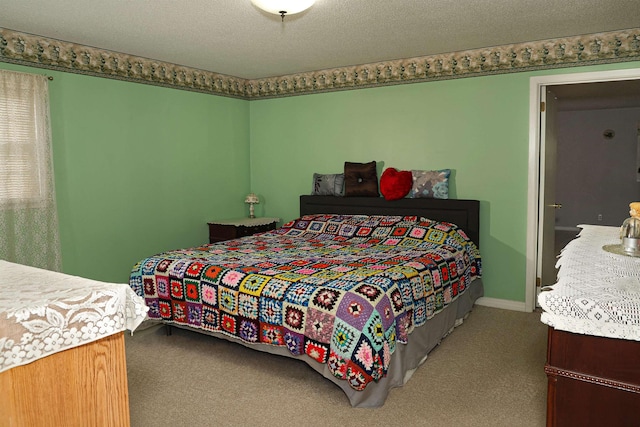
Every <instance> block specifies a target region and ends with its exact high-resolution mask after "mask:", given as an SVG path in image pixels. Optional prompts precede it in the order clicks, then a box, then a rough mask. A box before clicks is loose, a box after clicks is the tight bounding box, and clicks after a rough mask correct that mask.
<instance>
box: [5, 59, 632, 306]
mask: <svg viewBox="0 0 640 427" xmlns="http://www.w3.org/2000/svg"><path fill="white" fill-rule="evenodd" d="M634 67H640V62H629V63H620V64H612V65H603V66H597V67H579V68H570V69H559V70H547V71H540V72H535V73H515V74H502V75H494V76H482V77H472V78H461V79H456V80H446V81H435V82H427V83H414V84H407V85H398V86H387V87H380V88H370V89H359V90H352V91H344V92H331V93H320V94H312V95H303V96H294V97H288V98H277V99H269V100H256V101H251V102H249V101H244V100H236V99H231V98H225V97H219V96H211V95H206V94H200V93H194V92H187V91H181V90H176V89H169V88H160V87H155V86H147V85H143V84H136V83H129V82H121V81H117V80H109V79H104V78H98V77H89V76H82V75H76V74H70V73H61V72H50V71H47V72H46V73H47V74H50V75H52V76H54V77H55V79H54V81H53V82H51V83H50V92H51V115H52V130H53V146H54V165H55V176H56V189H57V199H58V211H59V215H60V232H61V240H62V252H63V253H62V256H63V266H64V271H65V272H66V273H69V274H75V275H81V276H85V277H90V278H94V279H98V280H106V281H117V282H126V281H127V279H128V274H129V271H130V269H131V266H132V265H133V263H135V262H136V261H138V260H140V259H141V258H143V257H145V256H148V255H151V254H154V253H158V252H160V251H163V250H169V249H175V248H179V247H189V246H194V245H199V244H202V243H205V242H206V241H207V228H206V222H207V221H208V220H211V219H214V218H217V219H219V218H229V217H238V216H244V215H246V206H245V205H244V203H243V199H244V196H245V195H246V193H247V192H248V191H250V190H251V191H254V192H256V193H258V194H259V195H260V196H261V203H260V204H259V205H257V206H256V213H257V215H259V216H263V215H266V216H275V217H280V218H281V219H282V220H284V221H287V220H290V219H292V218H294V217H296V216H297V215H298V197H299V195H300V194H309V193H310V192H311V180H312V175H313V173H314V172H320V173H337V172H341V171H342V167H343V163H344V162H345V161H352V162H368V161H371V160H376V161H377V162H379V164H378V168H379V171H380V172H381V171H382V169H384V168H386V167H395V168H398V169H403V170H408V169H441V168H450V169H452V170H453V173H452V176H451V188H450V197H452V198H461V199H478V200H480V201H481V239H482V247H481V249H482V254H483V258H484V281H485V290H486V292H485V295H486V296H487V297H491V298H499V299H505V300H512V301H524V299H525V267H526V221H527V218H526V215H527V212H526V207H527V197H528V196H527V191H528V189H527V179H528V162H529V158H528V150H529V139H528V138H529V79H530V77H532V76H535V75H543V74H558V73H577V72H587V71H600V70H607V69H624V68H634ZM0 68H7V69H14V70H18V71H26V72H34V73H45V71H43V70H40V69H36V68H28V67H20V66H14V65H10V64H5V63H0Z"/></svg>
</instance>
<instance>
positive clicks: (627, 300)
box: [538, 225, 640, 341]
mask: <svg viewBox="0 0 640 427" xmlns="http://www.w3.org/2000/svg"><path fill="white" fill-rule="evenodd" d="M579 227H580V228H582V231H581V232H580V234H579V237H578V238H576V239H574V240H572V241H571V242H570V243H569V244H568V245H567V246H566V247H565V248H564V249H563V250H562V252H561V254H560V258H559V260H558V263H557V265H556V266H557V267H559V272H558V281H557V283H556V284H555V285H553V286H550V287H548V288H551V290H546V291H543V292H541V293H540V295H539V296H538V302H539V303H540V306H541V307H542V309H543V310H544V311H543V313H542V317H541V320H542V322H543V323H546V324H547V325H549V326H552V327H554V328H556V329H560V330H564V331H568V332H575V333H579V334H586V335H595V336H601V337H609V338H620V339H626V340H635V341H640V258H637V257H630V256H627V255H618V254H615V253H612V252H608V251H605V250H604V249H603V246H605V245H614V244H617V243H620V237H619V232H620V230H619V228H618V227H603V226H597V225H580V226H579Z"/></svg>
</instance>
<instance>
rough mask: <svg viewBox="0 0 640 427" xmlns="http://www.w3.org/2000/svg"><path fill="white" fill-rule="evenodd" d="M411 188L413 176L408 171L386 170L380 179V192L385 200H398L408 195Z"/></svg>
mask: <svg viewBox="0 0 640 427" xmlns="http://www.w3.org/2000/svg"><path fill="white" fill-rule="evenodd" d="M412 186H413V175H412V173H411V172H410V171H398V170H397V169H395V168H387V169H385V171H384V172H382V176H381V177H380V192H381V193H382V196H383V197H384V198H385V199H386V200H398V199H402V198H403V197H404V196H406V195H407V194H409V191H411V187H412Z"/></svg>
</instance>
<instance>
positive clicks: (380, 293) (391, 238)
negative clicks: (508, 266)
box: [130, 215, 481, 390]
mask: <svg viewBox="0 0 640 427" xmlns="http://www.w3.org/2000/svg"><path fill="white" fill-rule="evenodd" d="M480 276H481V259H480V254H479V251H478V248H477V247H476V245H475V244H474V243H473V242H472V241H471V240H470V239H469V238H468V237H467V235H466V234H465V232H464V231H463V230H461V229H459V228H458V227H457V226H456V225H454V224H450V223H443V222H435V221H431V220H426V219H422V220H421V219H420V218H417V217H400V216H361V215H355V216H349V215H311V216H304V217H302V218H299V219H297V220H294V221H291V222H289V223H288V224H285V225H284V226H283V227H282V228H280V229H277V230H274V231H271V232H267V233H263V234H259V235H254V236H250V237H244V238H241V239H235V240H230V241H226V242H220V243H216V244H210V245H204V246H201V247H196V248H189V249H181V250H175V251H170V252H166V253H162V254H159V255H155V256H152V257H149V258H146V259H144V260H142V261H140V262H139V263H137V264H136V265H135V266H134V268H133V271H132V273H131V277H130V286H131V288H132V289H133V290H134V291H135V292H136V293H137V294H138V295H140V296H142V297H143V298H144V299H145V301H146V304H147V306H148V307H149V313H148V316H149V317H150V318H154V319H161V320H163V321H165V322H167V323H174V324H179V325H185V326H189V327H191V328H194V329H200V330H206V331H216V332H220V333H223V334H228V335H232V336H234V337H237V338H240V339H241V340H243V341H244V342H247V343H266V344H271V345H275V346H286V347H287V348H288V350H289V351H290V352H291V353H292V354H293V355H304V354H306V355H307V356H308V357H311V358H313V359H315V360H316V361H317V362H318V363H323V364H327V365H328V368H329V370H330V371H331V372H332V373H333V375H335V376H336V377H337V378H340V379H344V380H346V381H348V382H349V384H350V386H351V387H352V388H354V389H356V390H362V389H364V388H365V387H366V385H367V384H368V383H370V382H372V381H378V380H379V379H380V378H382V377H384V376H385V375H386V373H387V370H388V368H389V361H390V357H391V354H392V353H393V352H394V351H395V348H396V346H397V344H398V343H406V342H407V340H408V339H409V335H410V333H411V332H412V330H413V329H414V328H415V327H419V326H421V325H424V324H425V323H426V322H427V321H428V320H429V319H430V318H432V317H433V316H434V315H436V314H437V313H438V312H439V311H441V310H442V309H443V308H444V307H446V306H447V305H448V304H449V303H451V302H452V301H453V300H454V299H456V298H457V297H458V295H460V294H461V293H462V292H464V291H465V289H466V288H467V286H468V285H469V284H470V283H471V281H472V280H473V279H474V278H476V277H480Z"/></svg>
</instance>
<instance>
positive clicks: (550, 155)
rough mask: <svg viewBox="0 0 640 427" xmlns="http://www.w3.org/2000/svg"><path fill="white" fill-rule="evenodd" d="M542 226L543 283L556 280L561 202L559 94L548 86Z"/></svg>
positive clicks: (544, 92) (543, 127)
mask: <svg viewBox="0 0 640 427" xmlns="http://www.w3.org/2000/svg"><path fill="white" fill-rule="evenodd" d="M540 90H541V93H540V100H541V102H540V110H541V111H540V130H541V132H540V138H541V143H540V149H541V152H540V171H541V173H540V206H539V212H540V213H539V215H540V222H539V224H540V227H539V231H538V233H539V234H538V247H539V248H541V249H542V252H539V253H538V274H537V275H536V277H538V278H539V280H538V281H539V284H540V286H548V285H553V284H554V283H555V282H556V274H557V272H556V253H555V226H556V212H555V210H556V209H558V208H560V207H561V205H560V204H558V203H557V201H556V199H555V197H556V151H557V139H556V114H557V103H556V101H557V98H556V96H555V95H554V94H553V92H552V91H551V90H550V88H549V87H548V86H542V87H541V88H540Z"/></svg>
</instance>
